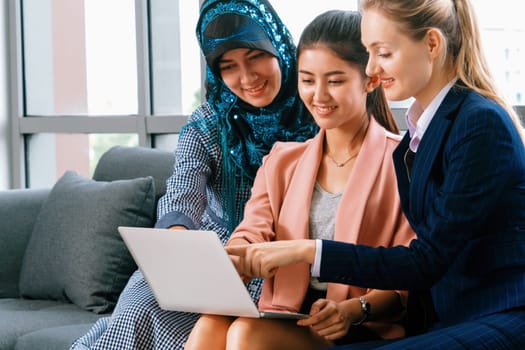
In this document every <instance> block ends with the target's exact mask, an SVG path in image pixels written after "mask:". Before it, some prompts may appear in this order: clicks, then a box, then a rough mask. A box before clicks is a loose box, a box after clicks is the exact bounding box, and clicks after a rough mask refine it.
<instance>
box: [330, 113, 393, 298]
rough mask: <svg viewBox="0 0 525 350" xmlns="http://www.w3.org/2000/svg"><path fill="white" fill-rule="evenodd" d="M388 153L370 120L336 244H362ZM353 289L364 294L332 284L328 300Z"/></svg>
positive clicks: (383, 138)
mask: <svg viewBox="0 0 525 350" xmlns="http://www.w3.org/2000/svg"><path fill="white" fill-rule="evenodd" d="M385 150H386V135H385V131H384V130H383V128H381V127H380V126H379V124H378V123H377V122H376V121H375V119H374V118H370V125H369V127H368V131H367V133H366V136H365V139H364V140H363V144H362V146H361V150H360V151H359V155H358V157H357V159H356V161H355V163H354V167H353V169H352V172H351V173H350V176H349V178H348V180H347V182H346V185H345V188H344V191H343V195H342V196H341V201H340V203H339V205H338V207H337V212H336V217H335V219H336V222H335V232H334V239H335V240H336V241H340V242H349V243H356V244H359V242H360V239H359V235H360V233H361V232H362V228H361V224H362V222H363V218H364V215H365V211H366V207H367V205H368V204H369V203H368V198H369V197H370V193H371V192H372V191H373V189H374V184H375V183H376V180H377V177H378V175H379V169H380V168H381V165H382V164H383V160H384V157H385ZM378 220H380V218H378ZM352 288H355V289H356V291H355V292H354V293H352V294H353V295H359V294H361V293H362V292H363V291H362V288H360V287H354V286H347V285H342V284H333V283H329V284H328V290H327V297H328V298H329V299H331V300H336V301H341V300H345V299H347V297H348V294H349V292H350V289H352Z"/></svg>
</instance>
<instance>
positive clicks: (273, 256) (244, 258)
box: [226, 239, 315, 278]
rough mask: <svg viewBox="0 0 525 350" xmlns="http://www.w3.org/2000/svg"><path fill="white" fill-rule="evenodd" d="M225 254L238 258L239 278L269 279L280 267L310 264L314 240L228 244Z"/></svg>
mask: <svg viewBox="0 0 525 350" xmlns="http://www.w3.org/2000/svg"><path fill="white" fill-rule="evenodd" d="M232 243H233V242H232ZM226 252H228V254H229V255H230V256H232V255H233V256H236V257H239V258H240V259H239V261H238V263H239V264H240V265H241V266H239V267H237V269H238V271H242V272H241V273H240V274H241V276H249V277H252V278H253V277H263V278H270V277H273V276H274V275H275V272H276V270H277V268H278V267H280V266H285V265H291V264H296V263H300V262H305V263H307V264H312V263H313V261H314V258H315V240H309V239H300V240H288V241H273V242H265V243H253V244H229V245H228V246H227V247H226ZM232 258H233V257H232ZM234 263H235V262H234Z"/></svg>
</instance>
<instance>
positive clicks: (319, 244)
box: [311, 239, 323, 277]
mask: <svg viewBox="0 0 525 350" xmlns="http://www.w3.org/2000/svg"><path fill="white" fill-rule="evenodd" d="M322 254H323V241H322V240H320V239H316V240H315V258H314V263H313V264H312V267H311V273H312V277H319V276H321V256H322Z"/></svg>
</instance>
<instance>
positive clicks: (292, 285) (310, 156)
mask: <svg viewBox="0 0 525 350" xmlns="http://www.w3.org/2000/svg"><path fill="white" fill-rule="evenodd" d="M323 141H324V130H322V129H321V130H320V131H319V133H318V134H317V136H316V137H315V138H314V139H313V140H312V142H311V143H310V145H308V147H306V149H305V151H304V153H303V155H302V156H301V158H300V159H299V160H298V163H297V167H296V168H295V171H294V174H293V177H292V179H291V181H290V184H289V186H288V188H287V189H286V194H285V195H284V196H283V198H284V200H283V204H282V207H281V210H280V211H279V223H278V224H277V227H276V230H277V231H281V230H279V226H283V227H287V228H291V227H293V231H292V232H290V233H289V235H290V236H289V237H288V236H287V237H284V236H282V235H280V236H278V239H302V238H304V239H308V238H309V220H308V218H309V213H310V204H311V201H312V194H313V189H314V185H315V181H316V178H317V172H318V170H319V164H320V162H321V157H322V155H323ZM275 176H279V174H275ZM282 231H289V230H282ZM278 234H279V233H278ZM309 268H310V266H309V265H307V264H294V265H288V266H283V267H280V268H279V269H278V270H277V273H276V274H275V276H274V280H273V284H274V286H273V289H274V294H273V298H272V305H273V306H287V307H290V306H292V307H294V308H295V311H298V310H299V309H300V307H301V304H302V300H303V297H304V295H305V294H306V290H307V289H308V281H309V279H308V277H307V278H306V279H305V276H309V275H310V271H309ZM276 291H278V293H277V292H276Z"/></svg>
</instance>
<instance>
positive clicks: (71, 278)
mask: <svg viewBox="0 0 525 350" xmlns="http://www.w3.org/2000/svg"><path fill="white" fill-rule="evenodd" d="M154 187H155V186H154V183H153V179H152V178H151V177H144V178H137V179H130V180H117V181H112V182H104V181H94V180H90V179H85V178H83V177H82V176H80V175H78V174H76V173H75V172H66V173H65V174H64V175H63V176H62V177H61V178H60V179H59V180H58V181H57V183H56V184H55V186H54V187H53V188H52V189H51V192H50V194H49V196H48V198H47V200H46V201H45V202H44V204H43V205H42V209H41V210H40V213H39V214H38V217H37V219H36V222H35V226H34V229H33V232H32V234H31V238H30V239H29V243H28V246H27V249H26V252H25V255H24V261H23V264H22V269H21V274H20V285H19V289H20V293H21V295H22V297H26V298H32V299H48V300H58V301H65V302H72V303H74V304H76V305H78V306H79V307H81V308H83V309H85V310H89V311H93V312H95V313H104V312H108V311H110V310H112V309H113V307H114V306H115V304H116V301H117V299H118V295H119V294H120V292H121V290H122V289H123V288H124V285H125V283H126V281H127V279H128V278H129V276H130V275H131V274H132V272H133V271H134V270H135V269H136V265H135V263H134V261H133V258H132V257H131V255H130V254H129V252H128V250H127V248H126V246H125V245H124V242H123V241H122V239H121V237H120V235H119V233H118V231H117V227H118V226H141V227H151V226H152V225H153V223H154V217H155V188H154Z"/></svg>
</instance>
